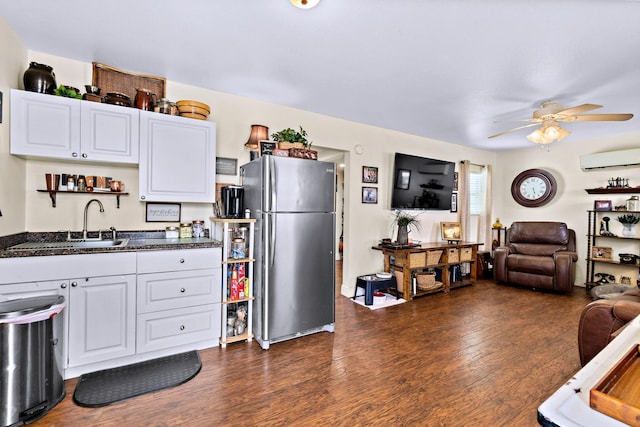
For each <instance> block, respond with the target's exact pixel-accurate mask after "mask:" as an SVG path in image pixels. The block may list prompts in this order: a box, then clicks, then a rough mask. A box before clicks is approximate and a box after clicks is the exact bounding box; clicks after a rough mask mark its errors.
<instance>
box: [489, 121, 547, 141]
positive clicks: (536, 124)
mask: <svg viewBox="0 0 640 427" xmlns="http://www.w3.org/2000/svg"><path fill="white" fill-rule="evenodd" d="M532 126H540V123H531V124H529V125H524V126H519V127H517V128H513V129H509V130H505V131H504V132H500V133H497V134H495V135H491V136H490V137H489V138H495V137H496V136H501V135H504V134H507V133H511V132H515V131H517V130H520V129H524V128H530V127H532Z"/></svg>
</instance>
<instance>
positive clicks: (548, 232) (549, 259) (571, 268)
mask: <svg viewBox="0 0 640 427" xmlns="http://www.w3.org/2000/svg"><path fill="white" fill-rule="evenodd" d="M577 260H578V256H577V254H576V233H575V231H573V230H572V229H570V228H568V227H567V225H566V224H565V223H563V222H550V221H519V222H514V223H513V224H511V227H509V229H508V230H507V238H506V244H505V246H500V247H498V248H496V250H495V257H494V278H495V279H496V281H497V282H498V283H505V284H513V285H519V286H525V287H528V288H532V289H543V290H549V291H556V292H565V293H566V292H571V290H572V289H573V284H574V282H575V276H576V264H575V263H576V261H577Z"/></svg>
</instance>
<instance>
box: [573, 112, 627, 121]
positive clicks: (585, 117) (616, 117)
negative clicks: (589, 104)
mask: <svg viewBox="0 0 640 427" xmlns="http://www.w3.org/2000/svg"><path fill="white" fill-rule="evenodd" d="M573 117H574V119H572V120H567V121H570V122H624V121H625V120H629V119H630V118H631V117H633V114H582V115H579V116H573Z"/></svg>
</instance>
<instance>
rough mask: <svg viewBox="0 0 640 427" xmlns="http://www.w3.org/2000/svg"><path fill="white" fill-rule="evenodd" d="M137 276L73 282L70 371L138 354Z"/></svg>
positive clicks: (75, 280)
mask: <svg viewBox="0 0 640 427" xmlns="http://www.w3.org/2000/svg"><path fill="white" fill-rule="evenodd" d="M135 285H136V276H135V274H130V275H123V276H108V277H90V278H82V279H72V280H71V291H70V300H71V301H70V305H71V307H73V310H70V312H69V367H74V366H80V365H84V364H87V363H94V362H101V361H104V360H109V359H115V358H118V357H123V356H129V355H132V354H134V353H135V336H136V330H135V325H136V318H135V317H136V307H135V298H136V287H135Z"/></svg>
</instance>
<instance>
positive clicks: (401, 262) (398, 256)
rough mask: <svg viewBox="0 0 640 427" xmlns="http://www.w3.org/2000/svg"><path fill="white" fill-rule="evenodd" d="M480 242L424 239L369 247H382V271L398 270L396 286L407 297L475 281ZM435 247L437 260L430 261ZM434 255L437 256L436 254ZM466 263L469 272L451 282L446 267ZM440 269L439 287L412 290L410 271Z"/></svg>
mask: <svg viewBox="0 0 640 427" xmlns="http://www.w3.org/2000/svg"><path fill="white" fill-rule="evenodd" d="M480 245H482V243H474V242H458V243H444V242H435V243H423V244H422V245H420V246H417V247H412V248H402V249H398V248H393V247H387V246H373V248H372V249H376V250H379V251H382V254H383V255H384V271H389V272H392V271H401V272H402V283H400V282H398V289H399V290H400V292H402V297H403V298H404V299H406V300H407V301H410V300H412V299H413V298H414V297H418V296H422V295H428V294H431V293H434V292H439V291H441V290H443V291H444V292H449V290H451V289H453V288H458V287H460V286H468V285H471V284H473V283H474V282H475V281H476V268H475V263H476V261H477V256H478V246H480ZM434 251H441V255H440V257H439V259H438V261H437V262H432V261H431V260H430V259H433V256H430V254H431V255H433V253H434ZM436 258H437V257H436ZM465 263H469V264H470V266H469V267H470V268H469V271H470V272H469V273H468V274H467V275H465V276H464V277H461V280H459V281H456V282H453V281H452V280H451V279H452V277H451V273H450V271H449V267H450V266H453V265H460V264H465ZM429 269H439V270H440V271H441V272H442V288H440V289H436V290H433V291H421V290H419V289H417V288H416V289H415V290H412V280H411V277H412V273H414V272H419V271H427V270H429Z"/></svg>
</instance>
